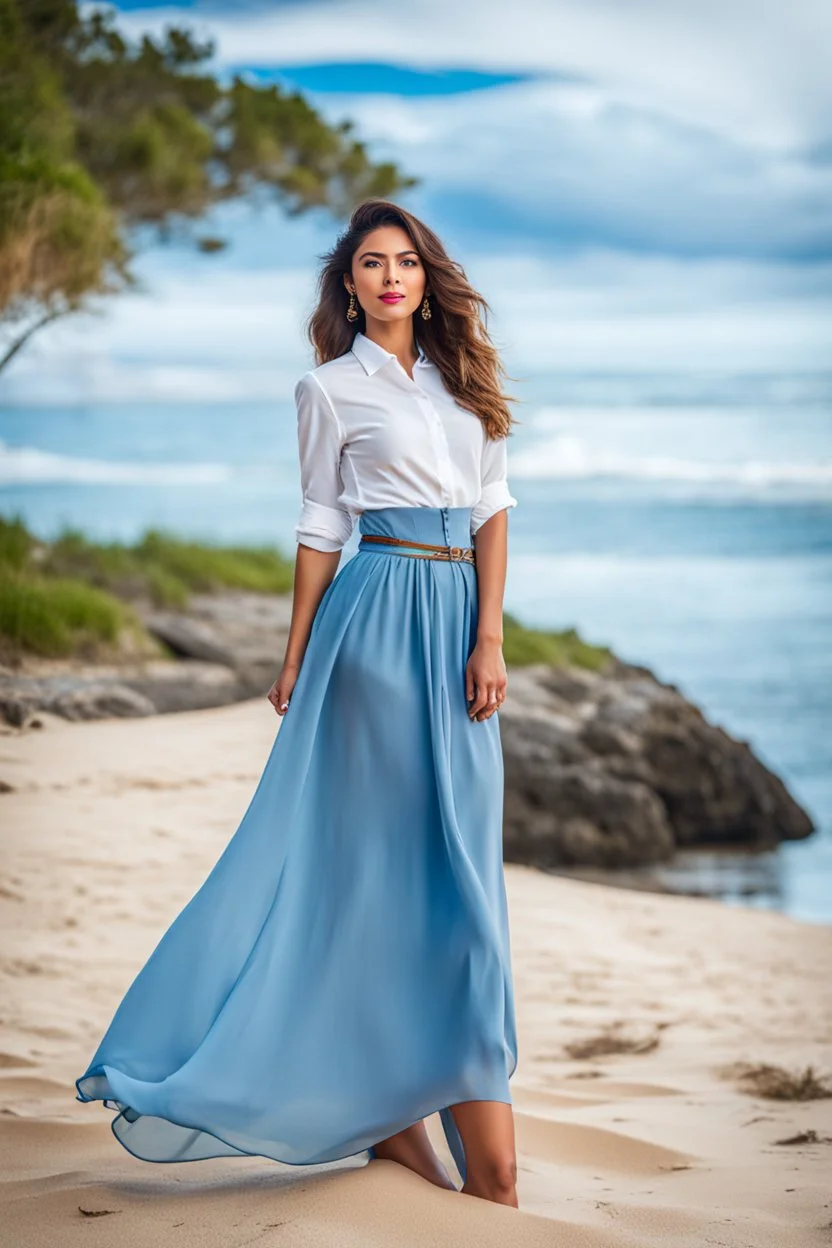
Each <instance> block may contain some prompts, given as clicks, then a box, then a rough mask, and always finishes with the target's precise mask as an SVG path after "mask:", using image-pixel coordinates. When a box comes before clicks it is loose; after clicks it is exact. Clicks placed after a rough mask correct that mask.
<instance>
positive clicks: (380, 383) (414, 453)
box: [295, 331, 517, 551]
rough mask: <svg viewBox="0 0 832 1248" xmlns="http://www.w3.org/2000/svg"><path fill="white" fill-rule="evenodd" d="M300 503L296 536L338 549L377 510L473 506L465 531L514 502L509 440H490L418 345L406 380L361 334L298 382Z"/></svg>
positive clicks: (394, 362)
mask: <svg viewBox="0 0 832 1248" xmlns="http://www.w3.org/2000/svg"><path fill="white" fill-rule="evenodd" d="M295 403H296V405H297V419H298V449H299V453H300V470H301V487H302V490H303V505H302V507H301V512H300V518H299V520H298V524H297V526H296V528H295V537H296V539H297V541H299V542H302V543H303V544H304V545H305V546H312V547H314V549H315V550H329V551H333V550H340V549H341V547H342V546H343V545H344V544H345V543H346V542H347V541H348V540H349V538H350V535H351V533H352V530H353V527H354V525H355V521H356V517H357V516H358V515H360V513H361V512H362V511H365V510H368V509H370V508H377V507H471V508H472V509H473V510H472V513H471V532H472V533H473V532H476V530H477V529H478V528H479V527H480V525H481V524H484V523H485V521H486V520H488V519H489V517H490V516H492V515H494V513H495V512H496V511H501V510H502V509H503V508H505V507H516V505H517V499H516V498H513V497H512V495H511V494H510V493H509V488H508V482H507V480H506V471H507V456H506V439H505V438H497V439H493V438H489V437H488V436H487V435H486V432H485V426H484V424H483V422H482V420H481V419H480V418H479V416H477V415H475V413H473V412H469V411H466V410H465V409H464V408H462V407H460V406H459V405H458V403H456V401H455V400H454V398H453V397H452V395H451V394H450V393H449V391H448V390H447V389H446V387H445V385H444V383H443V381H442V377H441V374H440V372H439V369H438V368H437V366H436V365H435V364H434V363H433V362H432V361H431V360H429V359H428V358H427V356H426V355H425V354H424V352H423V351H420V353H419V358H418V360H417V361H416V363H415V365H414V366H413V378H412V379H411V377H410V376H409V375H408V373H407V372H406V370H405V369H404V368H402V366H401V364H400V363H399V361H398V359H397V358H396V356H395V355H394V354H393V352H391V351H385V350H384V348H383V347H380V346H379V345H378V343H376V342H373V340H372V338H368V337H367V336H366V335H365V334H362V333H361V332H360V331H359V332H358V333H357V334H356V336H355V339H354V341H353V345H352V348H351V350H349V351H347V352H346V353H345V354H344V355H339V356H338V358H337V359H334V360H328V361H327V363H325V364H319V365H318V367H317V368H314V369H312V370H311V371H310V372H308V373H305V374H304V376H303V377H301V379H300V381H299V382H298V383H297V385H296V386H295Z"/></svg>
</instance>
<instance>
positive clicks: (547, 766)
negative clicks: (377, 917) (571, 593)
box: [500, 662, 813, 867]
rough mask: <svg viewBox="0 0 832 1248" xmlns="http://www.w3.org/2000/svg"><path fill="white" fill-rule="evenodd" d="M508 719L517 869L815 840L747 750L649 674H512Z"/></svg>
mask: <svg viewBox="0 0 832 1248" xmlns="http://www.w3.org/2000/svg"><path fill="white" fill-rule="evenodd" d="M500 717H501V724H500V729H501V738H502V743H503V757H504V761H505V773H506V805H505V842H504V843H505V857H506V860H507V861H511V862H524V863H530V864H533V865H536V866H543V867H557V866H571V865H577V864H589V865H592V866H599V867H622V866H628V867H632V866H638V865H641V864H646V863H651V862H660V861H662V860H666V859H668V858H670V857H671V856H672V855H673V853H674V851H675V849H676V848H677V847H680V846H691V845H699V846H702V845H717V844H719V845H726V844H727V845H734V846H742V847H744V848H750V849H768V848H771V847H773V846H774V845H777V844H778V843H779V842H780V841H783V840H796V839H800V838H802V837H805V836H808V835H809V834H810V833H811V832H812V830H813V828H812V822H811V820H810V819H809V816H808V815H807V814H806V812H805V811H804V810H803V809H802V808H801V807H800V806H799V805H798V804H797V802H796V801H795V800H794V799H793V798H792V796H791V795H790V793H789V792H788V790H787V789H786V787H785V785H784V784H783V782H782V781H781V780H780V779H779V777H778V776H776V775H774V774H773V773H772V772H771V771H769V769H768V768H767V767H766V766H765V765H764V764H763V763H762V762H761V761H760V760H759V759H758V758H757V757H756V755H755V754H754V753H753V752H752V750H751V749H750V748H749V746H748V744H747V743H746V742H744V741H738V740H736V739H735V738H733V737H731V736H730V735H729V734H728V733H726V732H725V731H724V730H723V729H722V728H719V727H717V726H716V725H714V724H712V723H710V722H709V721H708V720H707V719H706V718H705V717H704V716H703V715H702V713H701V711H700V710H699V709H698V708H697V707H696V706H694V705H693V704H692V703H691V702H690V701H688V699H687V698H685V697H684V696H683V695H682V694H681V693H680V692H679V690H678V689H676V688H674V687H673V686H671V685H665V684H662V683H661V682H659V681H658V680H656V678H655V677H654V676H653V675H652V674H651V673H650V672H649V671H647V670H645V669H644V668H637V667H631V666H629V665H627V664H624V663H620V662H613V663H611V664H610V665H609V668H608V669H607V670H605V671H604V672H603V673H594V672H586V671H577V670H575V669H570V670H567V671H563V670H559V669H557V668H552V667H548V666H546V665H543V664H539V665H535V666H533V667H521V668H512V669H511V671H510V675H509V697H508V698H507V700H506V704H505V706H504V707H503V709H502V711H501V712H500Z"/></svg>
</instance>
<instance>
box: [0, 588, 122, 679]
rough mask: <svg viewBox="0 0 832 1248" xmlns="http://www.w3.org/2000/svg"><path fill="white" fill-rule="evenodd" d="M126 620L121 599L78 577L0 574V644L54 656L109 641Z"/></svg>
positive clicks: (114, 639)
mask: <svg viewBox="0 0 832 1248" xmlns="http://www.w3.org/2000/svg"><path fill="white" fill-rule="evenodd" d="M130 622H131V617H130V615H129V613H128V611H127V610H126V609H125V607H124V606H123V604H122V603H120V602H119V601H118V600H117V599H116V598H113V597H112V596H111V595H110V594H106V593H103V592H102V591H101V590H99V589H93V588H91V587H90V586H89V585H85V584H84V583H83V581H71V580H60V579H47V578H45V577H38V576H32V575H26V574H24V573H9V572H8V571H3V575H1V576H0V639H1V640H2V642H3V643H5V645H4V646H3V647H2V648H3V649H8V648H9V647H11V649H12V650H13V651H27V652H28V653H30V654H37V655H41V656H42V657H46V658H60V657H63V656H65V655H69V654H74V653H78V652H79V651H82V650H84V649H85V648H88V647H98V646H99V645H100V644H102V643H114V642H115V641H116V640H117V638H118V637H119V634H120V633H121V632H122V630H123V629H125V628H126V627H127V625H128V624H129V623H130Z"/></svg>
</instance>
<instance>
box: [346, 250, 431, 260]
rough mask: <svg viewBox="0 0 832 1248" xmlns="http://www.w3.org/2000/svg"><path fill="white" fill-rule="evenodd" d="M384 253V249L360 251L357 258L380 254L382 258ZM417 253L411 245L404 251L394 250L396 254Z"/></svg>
mask: <svg viewBox="0 0 832 1248" xmlns="http://www.w3.org/2000/svg"><path fill="white" fill-rule="evenodd" d="M386 254H387V253H386V252H385V251H362V253H361V255H360V256H359V257H358V259H359V260H363V259H364V257H365V256H380V257H381V259H382V260H383V259H384V257H385V256H386ZM418 254H419V253H418V251H416V250H415V248H413V247H408V248H407V250H406V251H397V252H396V255H397V256H418Z"/></svg>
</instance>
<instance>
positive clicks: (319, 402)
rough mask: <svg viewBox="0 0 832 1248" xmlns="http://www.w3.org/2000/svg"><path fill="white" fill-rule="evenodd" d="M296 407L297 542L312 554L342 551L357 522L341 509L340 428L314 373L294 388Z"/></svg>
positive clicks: (341, 436)
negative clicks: (299, 491)
mask: <svg viewBox="0 0 832 1248" xmlns="http://www.w3.org/2000/svg"><path fill="white" fill-rule="evenodd" d="M295 405H296V407H297V417H298V453H299V458H300V481H301V489H302V491H303V505H302V506H301V510H300V516H299V518H298V523H297V525H296V527H295V538H296V540H297V541H298V542H302V543H303V545H304V546H311V547H312V548H313V549H314V550H327V551H333V550H340V549H341V547H342V546H344V545H345V543H346V542H347V541H349V538H350V534H351V533H352V530H353V525H354V523H355V520H354V517H353V516H352V514H351V513H350V512H349V511H348V510H347V509H346V508H345V507H340V506H339V505H338V498H339V495H340V494H341V492H342V490H343V482H342V479H341V467H340V461H341V448H342V446H343V442H344V436H343V432H342V429H341V425H340V423H339V421H338V418H337V416H336V414H335V410H334V408H333V407H332V404H331V403H330V401H329V398H328V396H327V395H326V393H325V392H324V390H323V388H322V387H321V385H320V383H319V382H318V381H317V380H316V379H315V376H314V375H313V374H312V373H305V374H304V376H303V377H301V379H300V381H299V382H298V383H297V385H296V386H295Z"/></svg>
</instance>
